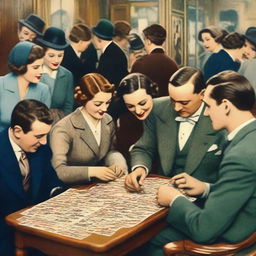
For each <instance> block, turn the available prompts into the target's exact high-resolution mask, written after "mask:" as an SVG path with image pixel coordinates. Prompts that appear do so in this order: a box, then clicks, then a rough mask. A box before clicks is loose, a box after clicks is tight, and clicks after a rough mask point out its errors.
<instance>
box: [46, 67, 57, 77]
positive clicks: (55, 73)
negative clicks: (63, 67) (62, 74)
mask: <svg viewBox="0 0 256 256" xmlns="http://www.w3.org/2000/svg"><path fill="white" fill-rule="evenodd" d="M57 72H58V70H53V71H52V70H51V69H49V68H48V67H47V66H46V65H43V73H46V74H48V75H49V76H50V77H51V78H53V79H55V78H56V76H57Z"/></svg>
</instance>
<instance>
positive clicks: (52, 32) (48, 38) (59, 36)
mask: <svg viewBox="0 0 256 256" xmlns="http://www.w3.org/2000/svg"><path fill="white" fill-rule="evenodd" d="M36 42H37V43H38V44H39V45H41V46H44V47H48V48H52V49H55V50H64V49H65V48H67V47H68V46H69V43H68V42H67V40H66V38H65V33H64V31H63V30H62V29H60V28H57V27H49V28H47V29H46V30H45V32H44V35H43V36H42V37H40V38H37V39H36Z"/></svg>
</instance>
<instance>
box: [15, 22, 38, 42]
mask: <svg viewBox="0 0 256 256" xmlns="http://www.w3.org/2000/svg"><path fill="white" fill-rule="evenodd" d="M36 37H37V35H36V33H35V32H33V31H32V30H31V29H29V28H28V27H26V26H21V29H20V30H19V31H18V38H19V40H20V41H21V42H22V41H31V42H33V41H34V40H35V38H36Z"/></svg>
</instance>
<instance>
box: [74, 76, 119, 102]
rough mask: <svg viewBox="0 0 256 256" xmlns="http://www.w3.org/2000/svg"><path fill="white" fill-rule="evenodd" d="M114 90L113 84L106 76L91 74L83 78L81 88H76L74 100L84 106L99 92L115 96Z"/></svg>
mask: <svg viewBox="0 0 256 256" xmlns="http://www.w3.org/2000/svg"><path fill="white" fill-rule="evenodd" d="M114 90H115V86H114V84H111V83H110V82H109V81H108V80H107V79H106V78H105V77H104V76H102V75H101V74H98V73H89V74H86V75H84V76H83V77H82V78H81V80H80V84H79V86H77V87H76V88H75V95H74V98H75V100H76V103H77V104H78V105H79V106H83V105H85V104H86V103H87V102H88V101H89V100H91V99H93V97H94V96H95V94H97V93H98V92H109V93H112V94H113V93H114Z"/></svg>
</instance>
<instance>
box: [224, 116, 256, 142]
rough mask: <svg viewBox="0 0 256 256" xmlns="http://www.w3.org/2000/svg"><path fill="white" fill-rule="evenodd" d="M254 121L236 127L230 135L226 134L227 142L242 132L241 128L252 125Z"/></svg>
mask: <svg viewBox="0 0 256 256" xmlns="http://www.w3.org/2000/svg"><path fill="white" fill-rule="evenodd" d="M254 120H256V119H255V118H252V119H250V120H248V121H246V122H244V123H242V124H240V125H239V126H238V127H236V129H235V130H234V131H232V132H231V133H229V134H228V136H227V139H228V141H231V140H233V139H234V137H235V136H236V135H237V133H238V132H239V131H240V130H242V128H244V127H245V126H246V125H248V124H250V123H252V122H253V121H254Z"/></svg>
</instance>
